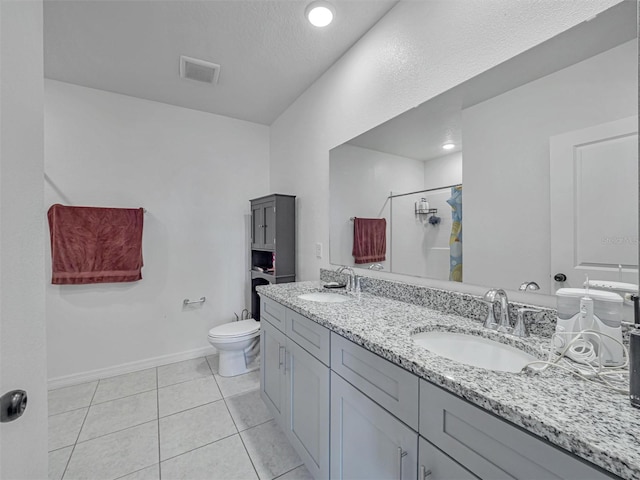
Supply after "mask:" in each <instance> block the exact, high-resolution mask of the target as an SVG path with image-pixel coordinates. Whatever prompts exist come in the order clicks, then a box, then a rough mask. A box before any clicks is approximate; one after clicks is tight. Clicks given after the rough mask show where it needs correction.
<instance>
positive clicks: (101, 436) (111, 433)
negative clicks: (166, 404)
mask: <svg viewBox="0 0 640 480" xmlns="http://www.w3.org/2000/svg"><path fill="white" fill-rule="evenodd" d="M155 421H157V420H156V419H153V420H147V421H146V422H142V423H136V424H135V425H130V426H128V427H125V428H121V429H120V430H114V431H113V432H109V433H103V434H102V435H98V436H97V437H91V438H87V439H86V440H82V441H81V442H76V445H77V444H80V443H87V442H90V441H91V440H96V439H97V438H103V437H106V436H107V435H113V434H114V433H120V432H124V431H126V430H129V429H131V428H137V427H140V426H142V425H146V424H147V423H151V422H155Z"/></svg>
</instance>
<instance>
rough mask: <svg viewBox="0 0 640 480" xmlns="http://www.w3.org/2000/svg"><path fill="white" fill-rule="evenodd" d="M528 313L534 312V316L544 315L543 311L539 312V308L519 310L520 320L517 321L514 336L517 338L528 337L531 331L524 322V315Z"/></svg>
mask: <svg viewBox="0 0 640 480" xmlns="http://www.w3.org/2000/svg"><path fill="white" fill-rule="evenodd" d="M526 312H532V313H534V314H538V313H542V310H538V309H537V308H528V307H523V308H519V309H518V318H517V320H516V326H515V327H513V334H514V335H515V336H516V337H528V336H529V329H528V328H527V324H526V323H525V322H524V314H525V313H526Z"/></svg>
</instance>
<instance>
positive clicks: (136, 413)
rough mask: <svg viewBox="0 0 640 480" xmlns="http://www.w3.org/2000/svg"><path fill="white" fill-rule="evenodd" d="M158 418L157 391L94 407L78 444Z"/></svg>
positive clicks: (90, 409)
mask: <svg viewBox="0 0 640 480" xmlns="http://www.w3.org/2000/svg"><path fill="white" fill-rule="evenodd" d="M157 418H158V397H157V393H156V391H155V390H153V391H151V392H145V393H139V394H137V395H132V396H130V397H125V398H120V399H118V400H112V401H110V402H105V403H99V404H97V405H92V406H91V407H90V408H89V413H88V414H87V419H86V420H85V422H84V426H83V427H82V431H81V432H80V438H79V439H78V442H84V441H86V440H89V439H91V438H96V437H99V436H101V435H106V434H108V433H113V432H117V431H118V430H123V429H125V428H129V427H133V426H134V425H140V424H142V423H145V422H148V421H150V420H154V419H157Z"/></svg>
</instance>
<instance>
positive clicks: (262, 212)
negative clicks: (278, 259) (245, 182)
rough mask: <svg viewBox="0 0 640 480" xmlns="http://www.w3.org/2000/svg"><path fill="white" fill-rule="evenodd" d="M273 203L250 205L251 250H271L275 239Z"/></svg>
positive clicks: (270, 201) (272, 201) (271, 201)
mask: <svg viewBox="0 0 640 480" xmlns="http://www.w3.org/2000/svg"><path fill="white" fill-rule="evenodd" d="M275 206H276V204H275V201H274V200H269V201H266V202H260V203H252V204H251V248H254V249H260V250H273V249H274V248H275V238H276V211H275Z"/></svg>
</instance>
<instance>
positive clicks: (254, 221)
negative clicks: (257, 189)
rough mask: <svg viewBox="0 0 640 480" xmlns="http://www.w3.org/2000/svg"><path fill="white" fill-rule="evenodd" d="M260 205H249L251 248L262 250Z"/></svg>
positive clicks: (262, 233)
mask: <svg viewBox="0 0 640 480" xmlns="http://www.w3.org/2000/svg"><path fill="white" fill-rule="evenodd" d="M262 217H263V210H262V204H260V203H258V204H253V203H252V204H251V248H264V232H263V231H262V225H263V224H264V221H263V218H262Z"/></svg>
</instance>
